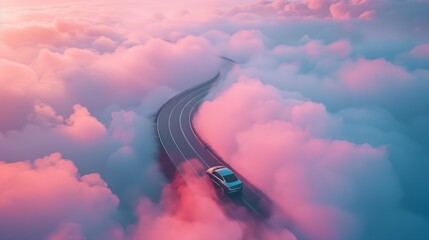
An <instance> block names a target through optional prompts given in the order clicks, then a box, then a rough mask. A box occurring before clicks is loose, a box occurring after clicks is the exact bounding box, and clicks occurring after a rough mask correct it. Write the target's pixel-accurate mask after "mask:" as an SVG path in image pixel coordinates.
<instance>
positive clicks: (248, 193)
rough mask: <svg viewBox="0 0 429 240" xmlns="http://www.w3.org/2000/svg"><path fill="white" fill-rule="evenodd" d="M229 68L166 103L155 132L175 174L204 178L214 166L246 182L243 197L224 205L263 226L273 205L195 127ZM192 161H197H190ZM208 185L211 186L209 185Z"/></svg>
mask: <svg viewBox="0 0 429 240" xmlns="http://www.w3.org/2000/svg"><path fill="white" fill-rule="evenodd" d="M225 61H226V60H225ZM226 62H228V61H226ZM227 65H228V66H226V67H223V68H222V70H221V71H220V72H219V73H218V74H217V75H216V76H215V77H213V78H212V79H210V80H208V81H207V82H204V83H202V84H200V85H197V86H195V87H193V88H190V89H188V90H186V91H184V92H182V93H180V94H178V95H176V96H175V97H173V98H171V99H170V100H169V101H168V102H166V103H165V104H164V105H163V106H162V107H161V109H160V110H159V112H158V115H157V119H156V129H157V133H158V137H159V140H160V143H161V146H162V148H163V150H164V152H165V153H166V157H167V158H168V159H169V160H170V161H171V162H172V163H173V164H174V167H175V170H177V171H178V172H179V173H182V175H184V174H183V172H184V171H185V169H184V168H186V169H188V171H187V172H189V169H191V171H192V172H193V173H195V175H197V176H200V177H202V176H205V171H206V169H208V168H210V167H212V166H217V165H224V166H228V167H229V168H231V169H232V170H233V171H234V172H235V173H236V174H237V175H238V176H239V178H240V179H241V180H242V182H243V185H244V186H243V193H242V195H241V196H239V197H235V198H226V200H225V199H224V201H228V204H225V208H227V207H226V206H227V205H228V206H230V208H231V205H233V206H232V208H237V205H238V206H242V207H244V208H245V209H247V211H248V212H249V213H250V214H251V215H252V216H254V217H255V219H258V220H259V221H260V222H264V221H265V220H266V219H268V218H269V217H270V216H271V213H272V211H273V206H274V204H272V202H271V200H270V199H269V198H268V197H267V196H265V194H264V193H263V192H262V191H260V190H259V189H257V188H256V187H255V186H254V185H252V184H251V183H250V182H249V181H248V180H247V179H246V178H244V177H243V176H241V175H240V174H239V172H238V171H236V170H234V169H233V168H232V167H231V166H230V165H229V164H227V163H226V162H224V161H223V160H222V159H221V158H220V157H219V156H218V155H217V154H216V153H215V152H214V151H213V150H212V149H211V148H210V147H209V146H208V145H207V144H205V143H204V141H203V140H202V139H200V137H199V136H198V134H197V133H196V131H195V130H194V128H193V126H192V117H193V113H194V112H195V111H196V110H197V109H198V107H199V105H200V104H201V102H202V101H203V100H204V97H205V96H206V95H207V94H208V92H209V91H210V89H211V87H212V86H213V85H215V84H217V83H218V81H219V80H220V79H222V78H224V76H225V75H226V73H227V72H228V71H229V69H230V68H231V67H232V65H233V63H232V62H229V63H228V64H227ZM220 131H221V129H220ZM191 159H195V160H192V161H191ZM197 161H198V162H197ZM201 166H203V167H201ZM185 181H186V179H185ZM207 183H208V184H210V183H209V181H207ZM231 203H232V204H231ZM234 205H235V207H234ZM227 211H228V210H227Z"/></svg>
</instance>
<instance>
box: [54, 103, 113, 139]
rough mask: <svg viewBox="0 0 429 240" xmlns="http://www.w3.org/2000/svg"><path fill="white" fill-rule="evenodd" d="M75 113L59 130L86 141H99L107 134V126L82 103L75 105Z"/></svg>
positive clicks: (73, 137)
mask: <svg viewBox="0 0 429 240" xmlns="http://www.w3.org/2000/svg"><path fill="white" fill-rule="evenodd" d="M73 111H74V112H73V114H72V115H70V117H69V118H68V119H66V120H65V125H62V126H61V125H60V126H59V131H60V132H62V133H63V134H65V135H67V136H69V137H70V138H72V139H74V140H76V141H79V142H84V143H91V142H98V141H99V140H100V139H103V138H104V137H105V136H106V128H105V126H104V125H103V124H102V123H100V122H99V121H98V120H97V119H96V118H94V117H93V116H91V115H90V113H89V112H88V110H87V109H86V108H84V107H82V106H80V105H75V106H74V107H73Z"/></svg>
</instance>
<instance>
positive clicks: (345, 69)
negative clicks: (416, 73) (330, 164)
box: [338, 58, 411, 94]
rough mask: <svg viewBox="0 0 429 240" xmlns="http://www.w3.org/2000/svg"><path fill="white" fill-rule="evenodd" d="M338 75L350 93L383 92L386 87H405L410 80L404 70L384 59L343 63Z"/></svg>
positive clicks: (362, 59)
mask: <svg viewBox="0 0 429 240" xmlns="http://www.w3.org/2000/svg"><path fill="white" fill-rule="evenodd" d="M338 75H339V78H340V80H341V81H342V82H343V83H344V84H345V86H346V87H347V88H348V89H350V90H351V91H356V92H366V93H369V94H371V93H372V92H380V91H383V90H384V89H385V87H388V86H389V87H392V86H395V87H399V86H401V85H405V84H406V83H407V82H409V80H410V79H411V75H410V74H409V73H408V72H407V71H406V70H404V69H403V68H401V67H400V66H396V65H393V64H392V63H390V62H388V61H386V60H384V59H376V60H367V59H364V58H359V59H358V60H357V61H348V62H345V63H344V64H343V66H342V67H341V68H340V70H339V71H338Z"/></svg>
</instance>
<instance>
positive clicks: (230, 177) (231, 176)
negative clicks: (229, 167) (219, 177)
mask: <svg viewBox="0 0 429 240" xmlns="http://www.w3.org/2000/svg"><path fill="white" fill-rule="evenodd" d="M223 178H225V181H226V182H227V183H230V182H235V181H237V180H238V178H237V177H236V176H235V175H234V174H228V175H225V176H223Z"/></svg>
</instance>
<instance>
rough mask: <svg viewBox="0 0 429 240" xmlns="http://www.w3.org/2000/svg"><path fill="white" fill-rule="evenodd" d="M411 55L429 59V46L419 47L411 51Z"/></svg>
mask: <svg viewBox="0 0 429 240" xmlns="http://www.w3.org/2000/svg"><path fill="white" fill-rule="evenodd" d="M410 54H411V55H412V56H416V57H425V58H429V44H423V45H418V46H416V47H414V48H413V49H411V51H410Z"/></svg>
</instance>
